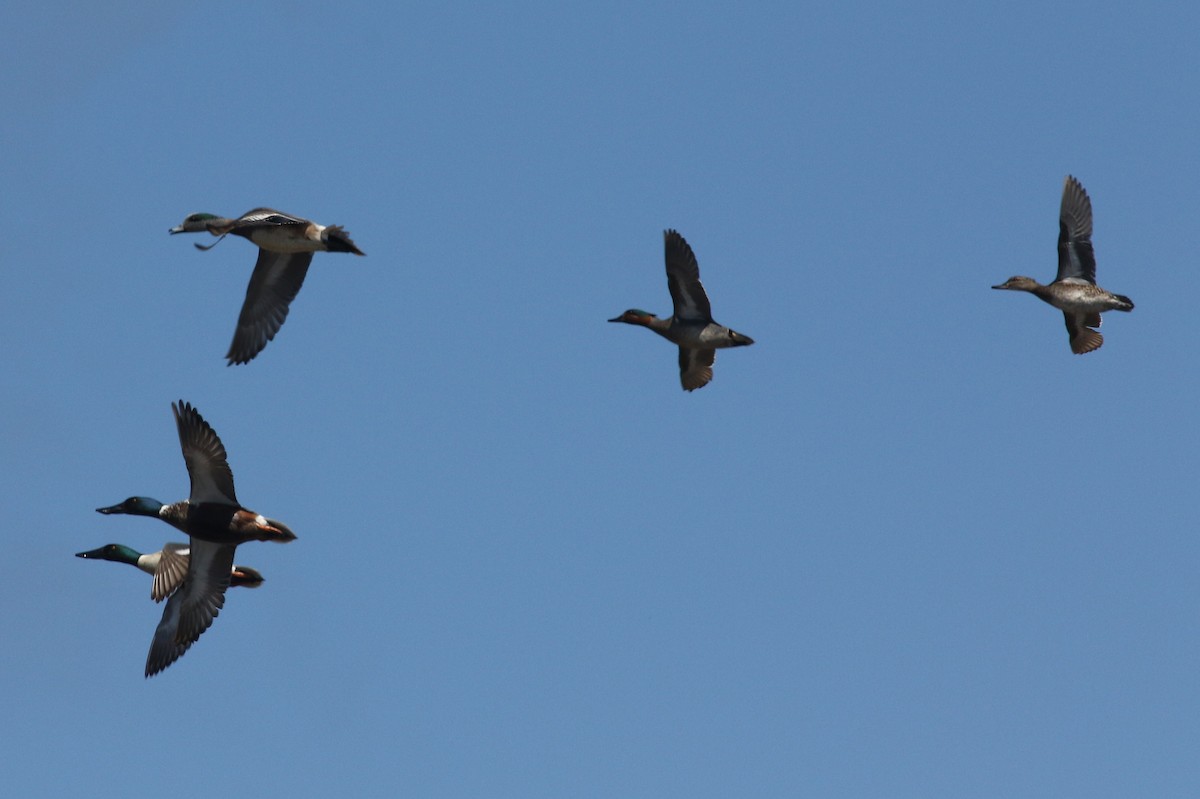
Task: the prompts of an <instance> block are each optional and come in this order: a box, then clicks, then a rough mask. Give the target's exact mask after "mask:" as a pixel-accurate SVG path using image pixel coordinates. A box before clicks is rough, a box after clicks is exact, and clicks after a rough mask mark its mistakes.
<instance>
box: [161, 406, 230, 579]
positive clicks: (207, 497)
mask: <svg viewBox="0 0 1200 799" xmlns="http://www.w3.org/2000/svg"><path fill="white" fill-rule="evenodd" d="M171 410H172V411H173V412H174V413H175V426H176V427H177V428H178V429H179V445H180V447H182V448H183V460H184V462H185V463H186V464H187V470H188V476H189V477H190V478H191V479H192V492H191V495H190V496H189V497H188V502H189V503H191V504H192V505H199V504H201V503H204V502H215V503H217V504H219V505H236V506H238V507H241V505H240V503H239V502H238V501H237V495H236V493H235V492H234V490H233V472H232V471H231V470H230V468H229V462H228V460H226V457H225V446H224V445H223V444H222V443H221V439H220V438H218V437H217V433H216V431H215V430H213V429H212V427H210V426H209V424H208V422H206V421H204V417H202V416H201V415H200V412H199V411H197V410H196V409H195V408H193V407H192V406H191V405H190V404H188V403H186V402H184V401H183V400H180V401H179V405H178V407H176V405H175V403H171ZM194 554H195V553H194V550H193V556H194Z"/></svg>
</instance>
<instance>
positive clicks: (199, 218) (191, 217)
mask: <svg viewBox="0 0 1200 799" xmlns="http://www.w3.org/2000/svg"><path fill="white" fill-rule="evenodd" d="M219 219H221V217H219V216H217V215H216V214H188V215H187V216H186V217H185V218H184V220H183V221H182V222H180V223H179V224H178V225H176V226H175V227H173V228H171V230H170V231H169V232H171V233H206V232H208V223H209V222H212V221H214V220H219Z"/></svg>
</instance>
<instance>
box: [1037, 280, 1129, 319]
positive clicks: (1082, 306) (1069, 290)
mask: <svg viewBox="0 0 1200 799" xmlns="http://www.w3.org/2000/svg"><path fill="white" fill-rule="evenodd" d="M1053 304H1054V306H1055V307H1056V308H1061V309H1062V310H1064V311H1070V312H1072V313H1100V312H1101V311H1111V310H1113V309H1114V308H1116V307H1118V306H1119V305H1120V303H1119V302H1117V300H1116V298H1115V297H1113V296H1112V295H1111V294H1109V293H1108V292H1107V291H1105V290H1104V289H1102V288H1099V287H1098V286H1092V285H1078V286H1076V285H1070V284H1060V285H1059V286H1058V288H1057V290H1056V291H1055V292H1054V303H1053Z"/></svg>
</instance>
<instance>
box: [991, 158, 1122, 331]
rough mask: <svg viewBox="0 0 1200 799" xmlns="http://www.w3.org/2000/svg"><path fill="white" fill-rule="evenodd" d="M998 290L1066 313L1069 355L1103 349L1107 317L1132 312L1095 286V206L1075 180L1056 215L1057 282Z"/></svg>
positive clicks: (1018, 280)
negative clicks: (1026, 295) (1103, 315)
mask: <svg viewBox="0 0 1200 799" xmlns="http://www.w3.org/2000/svg"><path fill="white" fill-rule="evenodd" d="M992 288H994V289H1007V290H1009V291H1028V292H1029V293H1030V294H1032V295H1034V296H1035V297H1037V298H1038V299H1040V300H1042V301H1044V302H1048V303H1050V304H1051V305H1053V306H1054V307H1055V308H1058V309H1060V310H1061V311H1062V312H1063V317H1064V318H1065V319H1066V322H1067V335H1068V336H1069V337H1070V340H1071V352H1073V353H1075V354H1076V355H1082V354H1083V353H1085V352H1092V351H1093V350H1098V349H1100V346H1101V345H1102V344H1104V337H1103V336H1102V335H1100V331H1098V330H1092V329H1091V328H1095V327H1100V314H1101V312H1103V311H1132V310H1133V300H1131V299H1129V298H1128V297H1126V296H1124V295H1121V294H1113V293H1112V292H1110V291H1105V290H1104V289H1102V288H1100V287H1099V286H1097V285H1096V255H1095V253H1094V252H1093V251H1092V201H1091V199H1090V198H1089V197H1088V194H1087V192H1086V191H1084V189H1083V186H1081V185H1080V183H1079V181H1078V180H1076V179H1075V178H1074V177H1072V176H1071V175H1067V178H1066V180H1065V181H1064V183H1063V195H1062V205H1061V206H1060V207H1059V211H1058V276H1057V277H1055V278H1054V282H1053V283H1051V284H1050V285H1048V286H1043V285H1042V284H1041V283H1038V282H1037V281H1036V280H1034V279H1033V278H1031V277H1022V276H1017V277H1010V278H1009V279H1008V280H1006V281H1005V282H1003V283H1001V284H1000V285H999V286H992Z"/></svg>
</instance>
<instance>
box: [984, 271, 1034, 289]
mask: <svg viewBox="0 0 1200 799" xmlns="http://www.w3.org/2000/svg"><path fill="white" fill-rule="evenodd" d="M1040 285H1041V283H1038V282H1037V281H1036V280H1034V279H1033V278H1031V277H1024V276H1022V275H1017V276H1015V277H1010V278H1009V279H1008V280H1006V281H1004V282H1003V283H1001V284H1000V285H999V286H992V288H994V289H1007V290H1009V291H1033V290H1034V289H1035V288H1037V287H1038V286H1040Z"/></svg>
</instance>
